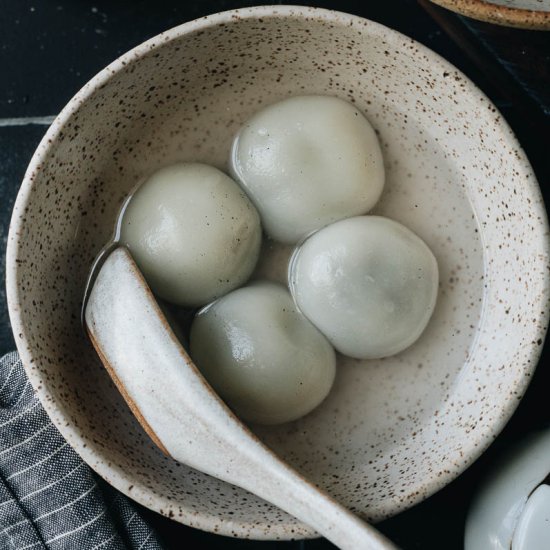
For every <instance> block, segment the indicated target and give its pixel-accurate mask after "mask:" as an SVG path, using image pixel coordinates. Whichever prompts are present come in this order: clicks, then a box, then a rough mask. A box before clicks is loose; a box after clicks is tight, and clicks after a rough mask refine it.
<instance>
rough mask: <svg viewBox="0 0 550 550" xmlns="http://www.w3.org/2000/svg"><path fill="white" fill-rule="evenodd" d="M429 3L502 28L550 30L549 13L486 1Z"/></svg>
mask: <svg viewBox="0 0 550 550" xmlns="http://www.w3.org/2000/svg"><path fill="white" fill-rule="evenodd" d="M430 2H433V3H434V4H438V5H439V6H442V7H444V8H447V9H449V10H451V11H454V12H455V13H458V14H461V15H465V16H467V17H471V18H472V19H477V20H478V21H484V22H486V23H494V24H495V25H500V26H503V27H515V28H518V29H530V30H538V31H544V30H550V11H543V10H529V9H526V8H513V7H510V6H503V5H502V4H495V3H493V2H490V1H486V0H430Z"/></svg>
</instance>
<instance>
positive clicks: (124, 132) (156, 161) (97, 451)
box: [8, 7, 547, 538]
mask: <svg viewBox="0 0 550 550" xmlns="http://www.w3.org/2000/svg"><path fill="white" fill-rule="evenodd" d="M311 93H315V94H329V95H336V96H339V97H342V98H344V99H347V100H348V101H351V102H353V103H355V104H356V105H357V106H358V107H359V108H360V109H361V110H362V111H363V112H364V113H365V115H366V116H367V117H368V119H369V120H370V122H371V123H372V124H373V125H374V127H375V128H376V130H377V132H378V134H379V137H380V141H381V143H382V147H383V153H384V161H385V166H386V174H387V182H386V187H385V190H384V193H383V196H382V199H381V201H380V203H379V204H378V205H377V206H376V209H375V213H377V214H382V215H386V216H389V217H391V218H393V219H395V220H397V221H400V222H402V223H403V224H405V225H406V226H408V227H409V228H411V229H412V230H413V231H415V232H416V233H417V234H418V235H420V236H421V237H422V238H423V239H424V240H425V241H426V242H427V243H428V245H429V246H430V247H431V249H432V250H433V252H434V254H435V256H436V257H437V260H438V263H439V268H440V278H441V283H440V290H439V298H438V303H437V307H436V311H435V313H434V315H433V318H432V320H431V322H430V324H429V326H428V328H427V330H426V331H425V333H424V334H423V336H422V337H421V339H420V340H419V341H418V342H417V343H416V344H414V345H413V346H412V347H411V348H409V349H408V350H406V351H404V352H402V353H401V354H399V355H397V356H395V357H392V358H388V359H384V360H378V361H365V362H361V361H355V360H351V359H347V358H344V357H340V358H339V368H338V374H337V379H336V383H335V387H334V389H333V391H332V393H331V394H330V396H329V397H328V399H327V400H326V401H325V402H324V403H323V404H322V406H321V407H319V408H318V409H317V410H315V411H314V412H313V413H311V414H310V415H308V416H306V417H305V418H303V419H301V420H299V421H297V422H294V423H290V424H287V425H283V426H280V427H270V428H266V427H261V428H260V427H258V428H254V429H255V431H256V433H258V434H259V435H260V436H261V437H262V439H263V440H264V441H266V442H267V443H268V444H269V445H270V446H271V447H272V448H274V449H275V450H276V451H277V452H279V453H280V454H281V455H282V456H283V457H284V458H285V459H287V460H288V461H289V462H290V463H291V464H293V465H294V466H295V467H296V468H297V469H299V470H300V471H301V472H303V473H304V474H305V475H306V476H307V477H309V478H311V479H312V480H313V481H314V482H315V483H317V484H318V485H319V486H321V487H323V488H325V489H326V490H327V491H328V492H330V493H331V494H332V495H334V496H335V497H336V498H337V499H339V500H340V501H341V502H342V503H343V504H345V505H346V506H348V507H350V508H352V509H353V510H355V511H356V512H358V513H359V514H360V515H362V516H364V517H367V518H370V519H372V520H379V519H382V518H385V517H388V516H391V515H393V514H395V513H397V512H398V511H400V510H403V509H405V508H407V507H409V506H411V505H412V504H414V503H416V502H418V501H420V500H421V499H423V498H425V497H427V496H429V495H430V494H431V493H433V492H434V491H435V490H437V489H438V488H440V487H442V486H443V485H444V484H445V483H447V482H449V481H450V480H451V479H452V478H453V477H454V476H456V475H458V473H460V472H461V471H462V470H463V469H464V468H465V467H466V466H467V465H468V464H470V463H471V462H472V460H474V459H475V458H476V457H477V456H478V454H479V453H480V452H481V451H482V450H483V449H484V448H485V447H486V446H487V445H488V444H489V442H490V441H491V440H492V438H494V437H495V436H496V435H497V433H498V432H499V430H500V429H501V428H502V426H503V424H504V422H505V421H506V420H507V418H508V417H509V415H510V414H511V413H512V411H513V410H514V408H515V405H516V404H517V401H518V398H519V397H520V396H521V394H522V392H523V391H524V389H525V386H526V383H527V381H528V379H529V377H530V375H531V373H532V371H533V369H534V365H535V362H536V357H537V356H538V351H539V349H540V344H541V343H542V340H540V339H541V338H542V337H543V334H544V330H545V326H546V313H545V311H546V309H547V308H546V307H545V306H544V305H543V304H544V303H546V302H545V301H546V300H547V274H546V271H545V270H546V264H547V241H546V236H545V231H546V218H545V214H544V206H543V204H542V199H541V197H540V193H539V191H538V187H537V185H536V182H535V181H534V178H533V175H532V172H531V170H530V167H529V165H528V163H527V162H526V160H525V158H524V156H523V154H522V152H521V151H520V150H519V149H518V147H517V144H516V142H515V139H514V138H513V137H512V136H511V134H510V132H509V130H508V129H507V127H506V125H505V124H504V123H503V122H502V120H501V119H500V117H499V115H498V113H496V111H495V109H494V107H493V106H492V105H491V104H490V103H489V102H488V101H487V100H486V99H485V98H484V97H483V96H481V94H480V93H479V92H477V90H476V89H475V88H474V87H473V85H472V84H471V83H470V82H469V81H467V80H466V79H465V78H464V77H463V76H462V75H461V74H460V73H458V72H457V71H456V70H455V69H454V68H453V67H451V66H450V65H448V64H447V63H445V62H444V61H442V60H441V59H439V58H438V57H437V56H436V55H435V54H433V53H431V52H429V51H428V50H426V49H425V48H423V47H421V46H419V45H418V44H417V43H415V42H414V41H412V40H410V39H407V38H405V37H403V36H401V35H399V34H397V33H395V32H393V31H390V30H389V29H386V28H384V27H381V26H379V25H376V24H374V23H371V22H368V21H365V20H361V19H359V18H354V17H351V16H347V15H344V14H336V13H333V12H325V11H322V10H310V9H306V8H304V9H300V8H285V7H279V8H256V9H252V10H241V11H239V12H233V13H227V14H221V15H217V16H214V17H210V18H205V19H203V20H199V21H198V22H194V23H191V24H187V25H184V26H182V27H180V28H178V29H174V30H173V31H169V32H168V33H165V34H164V35H160V36H159V37H157V38H155V39H153V40H151V41H149V42H148V43H146V44H144V45H142V46H140V47H139V48H137V49H136V50H135V51H134V52H130V54H127V55H126V56H125V57H123V58H122V59H121V60H118V61H117V62H115V63H114V64H113V65H111V66H110V67H109V68H107V69H106V70H105V71H104V72H103V73H102V74H101V75H100V76H99V77H96V79H95V80H94V81H92V82H91V83H90V84H88V85H87V87H86V88H85V89H84V90H83V91H81V92H80V94H79V95H78V96H77V98H75V100H73V101H72V102H71V104H69V106H68V107H67V108H66V110H65V111H64V113H63V115H62V116H61V117H60V118H59V119H58V120H57V121H56V122H55V123H54V125H53V126H52V128H51V129H50V131H49V133H48V134H47V136H46V138H45V140H44V141H43V142H42V144H41V146H40V147H39V150H38V151H37V153H36V155H35V158H34V159H33V162H32V163H31V166H30V168H29V172H28V174H27V177H26V181H25V183H24V185H23V188H22V191H21V194H20V197H19V199H18V202H17V205H16V210H15V213H14V222H13V227H12V232H11V236H10V245H9V246H10V248H9V251H8V262H9V264H10V265H9V269H10V270H11V271H10V274H9V277H11V281H10V280H8V289H9V298H10V311H11V316H12V321H13V324H14V327H15V331H16V334H19V348H20V351H21V353H22V355H23V358H24V361H25V363H26V367H27V370H28V372H29V375H30V377H31V380H32V382H33V384H34V386H35V387H36V388H37V390H38V394H39V396H40V397H41V399H42V401H43V402H44V404H45V406H46V408H47V410H48V412H49V414H50V415H51V416H52V418H53V419H54V421H55V422H56V424H57V425H58V426H59V428H60V429H61V431H62V433H63V435H64V436H65V437H67V438H68V439H69V441H70V442H71V444H72V445H73V446H74V447H75V448H76V450H77V451H78V452H79V453H80V454H81V455H82V456H83V457H84V458H85V460H86V461H87V462H88V463H89V464H90V465H91V466H92V467H93V468H95V469H96V470H97V471H98V472H100V473H101V475H103V476H104V477H106V478H107V479H108V480H109V481H110V482H111V483H113V485H115V486H116V487H117V488H119V489H120V490H122V491H123V492H125V493H127V494H129V495H130V496H133V497H134V498H136V499H137V500H138V501H140V502H142V503H143V504H145V505H146V506H149V507H151V508H153V509H155V510H157V511H160V512H161V513H163V514H166V515H169V516H170V517H174V519H177V520H179V521H182V522H184V523H186V524H189V525H193V526H197V527H200V528H203V529H207V530H212V531H216V532H220V533H224V534H229V535H235V536H241V537H254V538H295V537H302V536H311V535H312V532H311V530H310V529H309V528H308V527H306V526H304V525H302V524H300V523H298V522H297V521H296V520H294V519H293V518H291V517H289V516H287V515H286V514H284V513H282V512H280V511H279V510H277V509H276V508H274V507H272V506H270V505H269V504H267V503H264V502H263V501H261V500H259V499H257V498H256V497H254V496H252V495H250V494H248V493H246V492H245V491H243V490H240V489H238V488H235V487H232V486H229V485H227V484H225V483H222V482H219V481H217V480H215V479H212V478H210V477H208V476H206V475H204V474H201V473H200V472H197V471H194V470H192V469H190V468H188V467H186V466H184V465H181V464H177V463H175V462H174V461H173V460H171V459H168V458H167V457H165V456H164V455H162V453H161V452H160V451H158V450H157V449H156V447H155V446H154V445H153V444H152V443H151V442H150V441H149V439H148V438H147V436H146V435H145V434H144V433H143V432H142V430H141V428H140V427H139V425H138V423H137V422H136V420H135V419H134V418H133V416H132V414H131V412H130V410H129V409H128V408H127V407H126V405H125V403H124V402H123V400H122V398H121V397H120V395H119V394H118V392H117V391H116V389H115V387H114V386H113V384H112V383H111V381H110V379H109V377H108V375H107V373H106V372H105V370H104V369H103V367H102V366H101V363H100V362H99V360H98V358H97V357H96V355H95V353H94V351H93V349H92V347H91V346H90V344H89V343H88V342H87V340H86V338H85V337H84V334H83V331H82V327H81V325H80V322H79V319H80V308H81V304H82V298H83V294H84V285H85V282H86V278H87V275H88V271H89V269H90V266H91V264H92V261H93V259H94V257H95V256H96V254H97V253H98V251H99V250H100V249H101V247H102V246H103V245H104V244H105V243H106V242H107V240H108V239H109V238H110V236H111V233H112V229H113V224H114V220H115V217H116V215H117V211H118V209H119V207H120V205H121V203H122V201H123V200H124V198H125V197H126V195H127V194H128V192H129V191H130V190H131V189H132V188H133V187H134V186H135V184H136V182H137V181H138V180H140V179H141V178H142V177H143V176H144V175H147V174H148V173H150V172H152V171H154V170H155V169H157V168H158V167H160V166H162V165H166V164H169V163H171V162H174V161H181V160H190V161H191V160H193V161H201V162H206V163H209V164H213V165H215V166H218V167H220V168H222V169H227V161H228V156H229V146H230V142H231V139H232V136H233V135H234V133H235V132H236V130H237V129H238V128H239V125H240V124H241V123H242V122H244V121H245V120H246V119H247V118H248V117H249V116H251V115H252V114H253V113H255V112H256V111H257V110H258V109H259V108H261V107H262V106H264V105H267V104H269V103H272V102H274V101H277V100H279V99H282V98H285V97H289V96H291V95H297V94H311ZM286 253H287V251H286V250H284V249H279V248H278V247H270V246H266V250H265V253H264V258H263V260H262V263H261V265H260V267H259V269H258V273H259V276H266V277H269V278H273V279H279V280H280V279H281V278H283V277H284V273H285V269H284V268H285V257H286V256H285V255H286ZM539 340H540V341H539Z"/></svg>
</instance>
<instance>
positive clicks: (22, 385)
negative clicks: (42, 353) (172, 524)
mask: <svg viewBox="0 0 550 550" xmlns="http://www.w3.org/2000/svg"><path fill="white" fill-rule="evenodd" d="M29 548H32V549H33V550H34V549H35V550H39V549H48V550H49V549H51V550H61V549H67V550H74V549H77V550H100V549H101V550H111V549H114V550H119V549H120V550H127V549H132V550H157V549H161V548H162V546H161V545H160V543H159V541H158V538H157V536H156V534H155V533H154V531H153V530H152V529H151V528H150V527H149V526H148V525H147V523H146V522H145V520H144V519H143V518H142V517H141V515H140V512H139V511H138V510H137V508H136V506H135V505H134V504H133V503H132V502H131V501H129V500H128V499H127V498H126V497H125V496H124V495H122V494H121V493H119V492H117V491H116V490H115V489H113V488H112V487H110V486H109V485H108V484H107V483H105V482H104V481H103V480H101V479H100V478H99V477H98V476H96V475H95V474H94V473H93V472H92V471H91V470H90V468H88V466H87V465H86V464H85V463H84V462H83V461H82V459H81V458H80V457H79V456H78V455H77V454H76V453H75V451H73V449H72V448H71V447H70V446H69V445H68V444H67V442H66V441H65V440H64V439H63V438H62V437H61V434H60V433H59V432H58V431H57V429H56V428H55V426H54V425H53V424H52V423H51V421H50V419H49V418H48V416H47V415H46V413H45V412H44V409H43V408H42V406H41V404H40V402H39V401H38V399H37V398H36V397H35V396H34V393H33V390H32V387H31V385H30V383H29V381H28V380H27V377H26V375H25V371H24V369H23V365H22V364H21V361H20V360H19V357H18V355H17V354H16V353H9V354H8V355H5V356H4V357H2V358H1V359H0V550H12V549H14V550H26V549H29Z"/></svg>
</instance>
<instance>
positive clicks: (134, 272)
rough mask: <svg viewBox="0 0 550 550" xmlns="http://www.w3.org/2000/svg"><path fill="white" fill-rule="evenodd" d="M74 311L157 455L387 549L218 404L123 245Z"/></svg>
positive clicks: (350, 543) (350, 542) (336, 538)
mask: <svg viewBox="0 0 550 550" xmlns="http://www.w3.org/2000/svg"><path fill="white" fill-rule="evenodd" d="M84 317H85V323H86V328H87V330H88V334H89V336H90V339H91V340H92V343H93V344H94V347H95V348H96V350H97V352H98V355H99V356H100V358H101V360H102V362H103V364H104V365H105V367H106V369H107V371H108V372H109V374H110V375H111V377H112V379H113V380H114V382H115V384H116V385H117V387H118V389H119V390H120V392H121V393H122V395H123V396H124V398H125V399H126V401H127V403H128V405H129V406H130V408H131V410H132V412H133V413H134V415H135V416H136V418H137V419H138V420H139V422H140V423H141V425H142V426H143V428H144V429H145V431H146V432H147V433H148V434H149V436H150V437H151V438H152V439H153V441H154V442H155V443H156V444H157V445H158V446H159V447H160V449H161V450H162V451H163V452H164V453H165V454H167V455H168V456H171V457H172V458H174V459H175V460H177V461H179V462H182V463H184V464H187V465H189V466H191V467H193V468H196V469H197V470H200V471H202V472H205V473H207V474H210V475H212V476H214V477H217V478H219V479H222V480H224V481H227V482H228V483H232V484H234V485H238V486H239V487H242V488H244V489H247V490H248V491H250V492H252V493H254V494H256V495H258V496H259V497H261V498H263V499H265V500H267V501H269V502H271V503H273V504H275V505H276V506H278V507H279V508H281V509H283V510H285V511H287V512H288V513H290V514H291V515H293V516H295V517H296V518H298V519H299V520H301V521H303V522H304V523H306V524H307V525H310V526H311V527H312V528H313V529H315V530H316V531H317V532H318V533H320V534H321V535H323V536H325V537H326V538H327V539H329V540H330V541H332V542H333V543H334V544H336V545H337V546H339V547H340V548H342V549H344V550H379V549H380V550H381V549H391V548H395V546H394V545H393V544H391V543H390V542H389V541H388V540H387V539H386V538H385V537H384V536H383V535H381V534H380V533H379V532H378V531H376V529H374V528H373V527H371V526H370V525H368V524H366V523H364V522H363V521H361V520H360V519H359V518H357V517H356V516H354V515H353V514H352V513H351V512H349V511H348V510H346V509H345V508H344V507H342V506H341V505H340V504H338V503H337V502H335V501H334V500H333V499H332V498H330V497H329V496H328V495H326V494H325V493H323V492H321V491H320V490H319V489H317V488H315V487H314V486H313V485H312V484H310V483H308V482H307V481H306V480H305V479H304V478H303V477H301V476H300V475H299V474H298V473H297V472H295V471H294V470H293V469H292V468H290V467H289V466H288V465H287V464H286V463H284V462H283V461H282V460H281V459H279V458H278V457H277V456H276V455H275V454H274V453H273V452H272V451H271V450H269V449H268V448H267V447H266V446H265V445H264V444H263V443H261V442H260V440H259V439H258V438H257V437H256V436H255V435H254V434H253V433H252V432H250V431H249V430H248V428H247V427H246V426H245V425H244V424H243V423H242V422H240V420H239V419H238V418H237V417H236V416H235V415H234V414H233V413H232V412H231V411H230V410H229V409H228V408H227V406H226V405H225V404H224V403H223V401H221V399H220V398H219V397H218V396H217V394H216V393H215V392H214V391H213V390H212V388H211V387H210V386H209V385H208V383H207V382H206V381H205V379H204V378H203V377H202V375H201V374H200V373H199V371H198V370H197V368H196V367H195V365H194V364H193V362H192V360H191V359H190V357H189V356H188V355H187V353H186V352H185V350H184V349H183V347H182V346H181V345H180V343H179V342H178V340H177V338H176V337H175V336H174V334H173V332H172V331H171V329H170V327H169V325H168V323H167V321H166V319H165V317H164V315H163V313H162V311H161V310H160V308H159V306H158V304H157V302H156V300H155V298H154V296H153V295H152V293H151V291H150V290H149V287H148V286H147V284H146V283H145V280H144V279H143V276H142V275H141V273H140V272H139V270H138V268H137V266H136V265H135V263H134V261H133V260H132V258H131V256H130V254H129V252H128V251H127V250H126V249H124V248H118V249H116V250H115V251H114V252H112V253H111V254H110V255H109V257H108V258H107V259H106V260H105V262H104V263H103V265H102V266H101V269H100V271H99V273H98V275H97V278H96V280H95V282H94V286H93V288H92V290H91V292H90V295H89V297H88V301H87V304H86V310H85V314H84Z"/></svg>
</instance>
